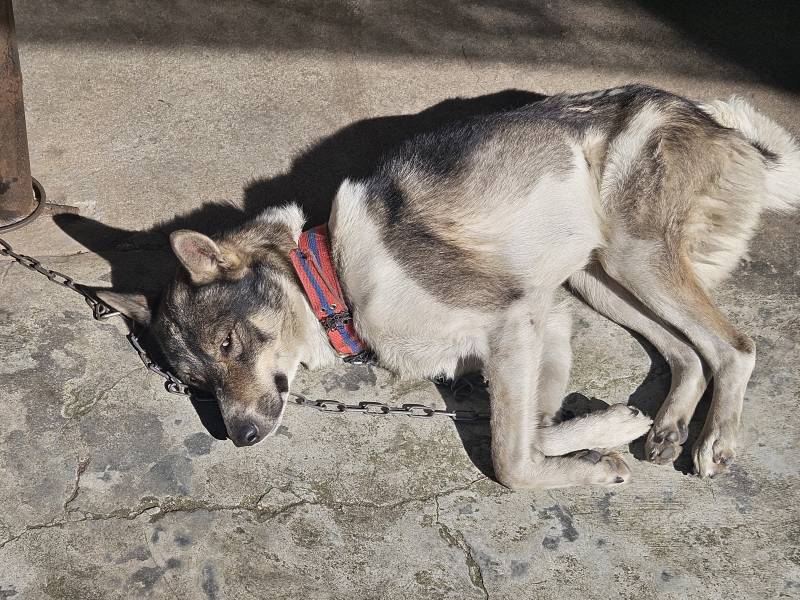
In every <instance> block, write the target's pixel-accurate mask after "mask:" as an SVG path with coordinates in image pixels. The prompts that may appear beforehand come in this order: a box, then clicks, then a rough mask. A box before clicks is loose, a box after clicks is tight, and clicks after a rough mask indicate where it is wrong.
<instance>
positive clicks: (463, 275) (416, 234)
mask: <svg viewBox="0 0 800 600" xmlns="http://www.w3.org/2000/svg"><path fill="white" fill-rule="evenodd" d="M368 195H369V198H370V201H371V202H372V204H373V206H374V207H375V208H376V212H377V213H378V214H381V213H383V215H384V223H383V227H382V230H383V237H384V239H385V241H386V245H387V247H388V248H389V250H390V252H391V253H392V256H393V257H394V259H395V260H397V262H398V264H399V265H400V267H401V268H402V269H403V271H404V272H405V273H406V274H407V275H408V276H409V277H410V278H411V279H413V280H414V281H416V282H417V283H418V284H419V285H420V286H422V287H423V288H424V289H425V290H426V291H427V292H429V293H430V294H432V295H433V296H434V297H436V298H437V299H438V300H441V301H442V302H445V303H446V304H449V305H451V306H458V307H464V308H476V309H482V308H485V309H487V310H493V309H497V308H502V307H504V306H508V305H509V304H511V303H512V302H514V301H516V300H518V299H519V298H521V297H522V296H523V294H524V290H523V289H522V287H521V284H520V282H518V281H517V279H516V278H515V277H514V276H513V275H512V274H510V273H508V272H506V271H504V270H503V269H502V268H500V266H499V265H497V264H493V261H492V258H491V257H487V256H476V255H475V253H474V252H471V251H469V250H468V249H466V248H463V247H460V246H458V245H457V243H453V242H451V241H449V240H446V239H444V238H443V237H442V236H441V235H439V234H438V233H437V232H436V231H435V230H434V229H432V228H431V227H430V226H429V225H427V224H426V222H425V219H424V218H423V217H421V216H420V215H418V214H416V213H415V212H414V210H413V207H411V206H409V204H408V202H407V201H406V199H405V195H404V193H403V191H402V190H401V189H400V186H399V185H398V184H397V182H396V181H394V179H373V180H372V181H371V182H370V186H369V188H368Z"/></svg>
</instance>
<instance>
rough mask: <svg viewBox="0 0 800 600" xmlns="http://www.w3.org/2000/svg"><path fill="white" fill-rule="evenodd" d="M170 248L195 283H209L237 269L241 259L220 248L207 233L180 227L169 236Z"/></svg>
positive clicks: (233, 253)
mask: <svg viewBox="0 0 800 600" xmlns="http://www.w3.org/2000/svg"><path fill="white" fill-rule="evenodd" d="M169 241H170V244H172V250H173V251H174V252H175V256H177V257H178V260H179V261H181V264H182V265H183V266H184V268H185V269H186V271H187V272H188V273H189V278H190V279H191V280H192V283H194V284H195V285H204V284H206V283H211V282H212V281H215V280H217V279H219V278H221V277H222V276H223V275H224V274H226V272H227V274H230V273H233V272H235V271H237V270H238V269H239V267H240V265H241V260H240V258H239V257H238V256H237V254H236V253H235V252H232V251H231V250H229V249H227V248H220V246H218V245H217V243H216V242H215V241H214V240H212V239H211V238H210V237H208V236H207V235H203V234H202V233H198V232H197V231H190V230H188V229H180V230H178V231H174V232H173V233H172V234H171V235H170V236H169Z"/></svg>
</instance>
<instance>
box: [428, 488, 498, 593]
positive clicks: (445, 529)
mask: <svg viewBox="0 0 800 600" xmlns="http://www.w3.org/2000/svg"><path fill="white" fill-rule="evenodd" d="M433 501H434V503H435V505H436V524H437V525H438V526H439V536H440V537H441V538H442V539H443V540H444V541H445V543H447V545H448V546H450V547H452V548H460V549H461V551H462V552H463V553H464V560H465V562H466V563H467V573H468V575H469V580H470V581H471V582H472V585H474V586H475V587H476V588H478V589H479V590H481V591H482V592H483V597H484V598H485V599H486V600H489V591H488V590H487V589H486V582H485V581H484V579H483V571H481V566H480V565H479V564H478V561H476V560H475V557H474V556H473V554H472V547H471V546H470V545H469V543H468V542H467V540H466V538H465V537H464V534H463V533H462V532H461V531H459V530H458V529H451V528H450V527H449V526H448V525H446V524H445V523H442V522H441V521H440V520H439V496H438V495H437V496H434V498H433Z"/></svg>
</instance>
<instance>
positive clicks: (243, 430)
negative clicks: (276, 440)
mask: <svg viewBox="0 0 800 600" xmlns="http://www.w3.org/2000/svg"><path fill="white" fill-rule="evenodd" d="M260 439H261V436H260V435H259V433H258V427H256V426H255V424H254V423H245V424H244V425H242V426H241V427H240V428H239V430H238V431H237V432H236V435H235V436H234V437H233V443H234V444H236V445H237V446H252V445H253V444H255V443H256V442H258V441H259V440H260Z"/></svg>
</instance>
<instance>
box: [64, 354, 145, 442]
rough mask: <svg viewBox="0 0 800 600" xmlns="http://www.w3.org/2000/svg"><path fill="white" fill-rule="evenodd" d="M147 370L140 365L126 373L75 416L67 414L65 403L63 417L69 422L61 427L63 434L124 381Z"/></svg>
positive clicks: (101, 391) (100, 392)
mask: <svg viewBox="0 0 800 600" xmlns="http://www.w3.org/2000/svg"><path fill="white" fill-rule="evenodd" d="M146 370H147V369H146V368H145V367H144V366H142V365H139V366H137V367H135V368H133V369H131V370H130V371H128V372H127V373H124V374H123V375H121V376H120V377H119V378H118V379H117V380H115V381H114V382H113V383H112V384H111V385H110V386H108V387H107V388H105V389H102V390H100V391H99V392H98V393H97V395H96V396H95V397H94V399H93V400H92V401H91V402H90V403H88V404H86V405H84V406H83V407H82V408H83V409H84V410H82V411H80V410H79V411H76V412H75V414H71V415H68V414H65V409H66V404H67V403H65V405H64V406H62V407H61V416H62V417H63V418H65V419H66V420H67V422H66V423H65V424H64V425H63V426H62V427H61V433H64V431H66V429H67V427H68V426H69V425H70V424H71V423H73V422H75V421H78V420H79V419H80V418H81V417H83V416H84V415H87V414H89V413H90V412H91V411H92V409H94V407H95V406H96V405H97V403H98V402H100V401H102V400H105V399H106V398H107V397H108V394H110V393H111V391H113V389H114V388H115V387H117V386H118V385H119V384H120V383H122V382H123V381H125V380H126V379H128V377H130V376H131V375H133V374H134V373H138V372H139V371H146Z"/></svg>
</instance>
